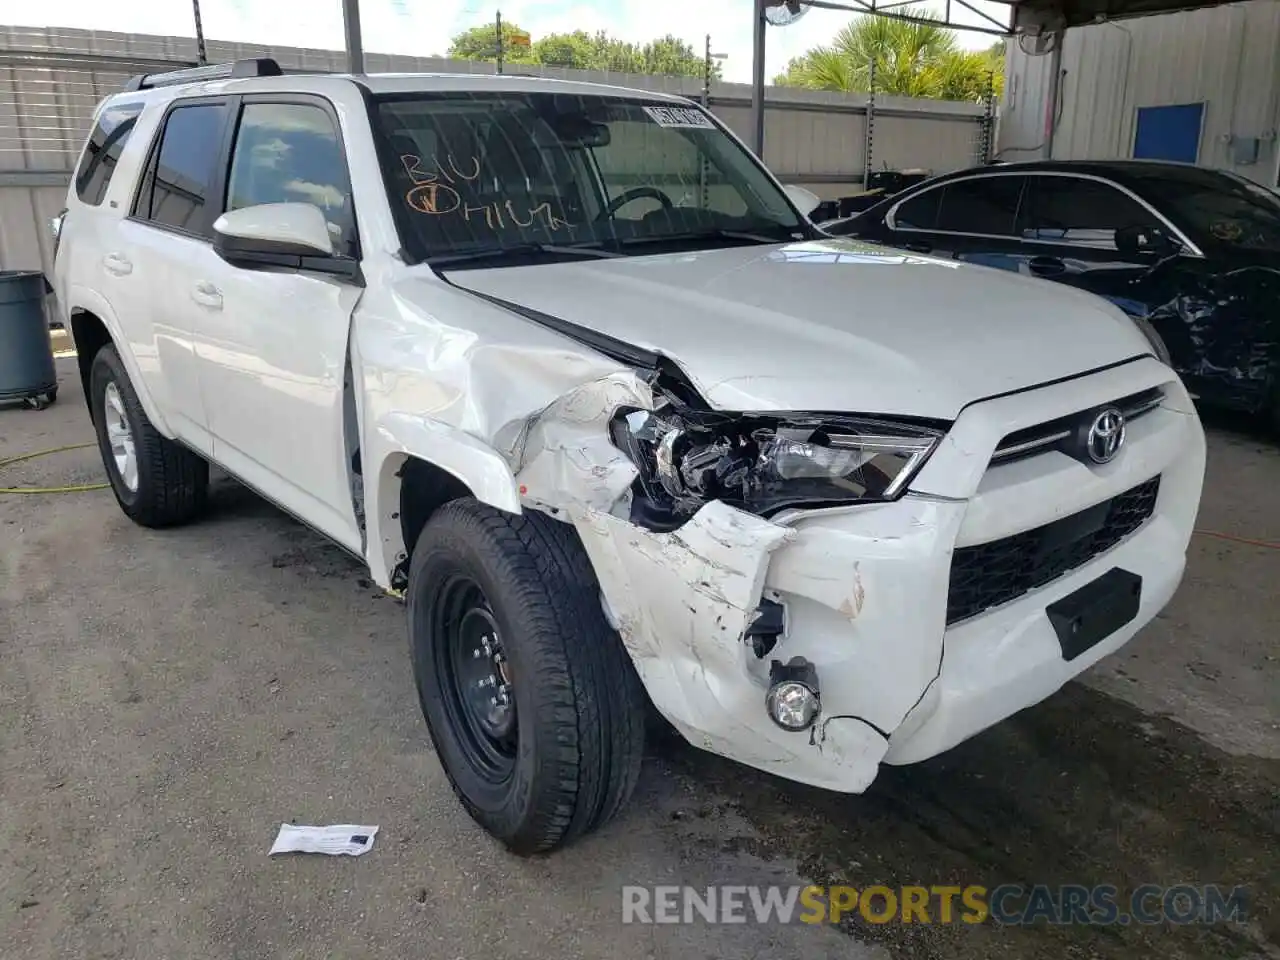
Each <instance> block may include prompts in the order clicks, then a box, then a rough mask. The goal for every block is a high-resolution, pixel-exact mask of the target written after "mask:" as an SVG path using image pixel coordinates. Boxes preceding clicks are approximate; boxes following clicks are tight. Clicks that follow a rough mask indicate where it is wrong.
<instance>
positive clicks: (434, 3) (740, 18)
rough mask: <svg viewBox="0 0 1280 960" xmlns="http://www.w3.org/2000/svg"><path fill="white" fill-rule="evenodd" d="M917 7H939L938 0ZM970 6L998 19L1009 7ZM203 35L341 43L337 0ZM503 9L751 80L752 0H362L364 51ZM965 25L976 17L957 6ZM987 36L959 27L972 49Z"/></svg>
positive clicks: (445, 38) (137, 15)
mask: <svg viewBox="0 0 1280 960" xmlns="http://www.w3.org/2000/svg"><path fill="white" fill-rule="evenodd" d="M922 5H923V6H931V7H933V8H934V9H935V10H938V9H941V7H940V3H938V2H932V0H930V2H927V3H925V4H922ZM977 6H979V7H982V8H984V9H987V10H989V11H990V12H991V13H992V15H993V16H995V17H996V18H997V19H999V18H1000V17H1001V16H1004V15H1007V11H1008V7H1007V5H1004V4H1000V3H990V2H983V0H979V2H978V3H977ZM200 8H201V13H202V18H203V21H204V31H205V36H206V37H207V38H209V39H217V40H239V41H241V42H251V43H265V44H275V45H281V46H303V47H327V48H341V46H342V43H343V33H342V9H341V3H340V0H201V2H200ZM499 8H501V10H502V15H503V16H504V17H505V18H507V19H508V20H510V21H512V22H515V23H519V24H520V25H521V26H522V27H524V28H525V29H527V30H529V31H531V32H532V33H533V34H534V36H535V38H536V37H537V36H539V35H541V34H546V33H552V32H559V31H569V30H587V31H590V32H594V31H596V30H607V31H608V32H610V33H612V34H614V35H615V36H618V37H621V38H622V39H625V40H631V41H644V40H650V39H652V38H653V37H655V36H661V35H662V34H665V33H672V34H674V35H676V36H678V37H681V38H682V39H684V40H686V41H688V42H689V43H690V44H692V45H693V46H694V48H695V49H698V50H701V49H702V45H703V38H704V37H705V35H706V34H708V33H709V34H711V36H712V43H713V45H714V47H715V48H716V50H715V52H717V53H727V54H728V55H729V58H728V60H726V61H725V63H724V72H725V76H726V78H727V79H730V80H738V81H746V80H749V79H750V78H751V9H752V0H502V2H496V0H362V2H361V19H362V27H363V35H364V45H365V49H366V50H368V51H372V52H378V53H409V54H417V55H419V56H430V55H432V54H443V53H444V52H445V51H446V50H447V49H448V46H449V41H450V38H452V37H453V36H454V34H456V33H458V32H459V31H461V30H464V29H466V28H468V27H473V26H477V25H480V24H483V23H491V22H493V19H494V15H495V14H496V13H497V11H498V9H499ZM960 12H962V13H964V15H965V19H964V21H963V22H966V23H981V22H982V21H981V19H980V18H979V17H976V16H975V15H974V14H971V13H968V12H967V11H963V10H961V11H960ZM851 16H852V14H848V15H846V14H844V13H841V12H838V11H829V10H818V9H814V10H811V11H810V12H809V13H808V14H807V15H806V16H805V17H804V19H802V20H801V21H800V22H798V23H796V24H794V25H792V26H790V27H785V28H773V27H771V28H770V29H769V33H768V49H767V57H766V66H767V75H768V76H769V77H772V76H773V75H774V74H776V73H778V72H779V71H781V70H782V68H783V67H784V66H785V65H786V63H787V61H788V60H789V59H791V58H792V57H795V56H798V55H800V54H801V53H803V52H804V51H805V50H807V49H809V48H810V47H813V46H816V45H817V44H820V43H825V42H826V41H827V40H829V39H830V38H831V36H832V35H833V34H834V33H835V32H836V31H837V30H839V29H840V27H841V26H843V25H844V23H845V22H846V21H847V20H848V19H849V18H850V17H851ZM0 24H14V25H21V26H55V27H82V28H87V29H94V30H117V31H121V32H125V33H152V34H163V35H169V36H188V37H189V36H194V33H195V27H194V24H193V21H192V14H191V6H190V4H188V3H187V2H185V0H113V2H110V3H104V2H102V0H41V2H40V3H31V2H30V0H0ZM992 39H993V38H992V37H989V36H986V35H984V34H977V33H963V34H961V42H962V43H963V44H964V45H965V46H966V47H970V48H978V47H984V46H987V45H989V44H990V43H991V41H992Z"/></svg>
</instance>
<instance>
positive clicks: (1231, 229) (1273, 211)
mask: <svg viewBox="0 0 1280 960" xmlns="http://www.w3.org/2000/svg"><path fill="white" fill-rule="evenodd" d="M1143 179H1144V180H1145V192H1146V193H1148V194H1150V195H1151V199H1152V200H1154V201H1155V202H1156V205H1157V206H1158V207H1159V208H1160V209H1162V210H1164V211H1166V212H1167V213H1168V214H1169V215H1170V216H1171V217H1173V218H1174V219H1175V220H1178V221H1180V222H1181V223H1184V224H1185V225H1186V226H1187V227H1188V228H1190V230H1191V231H1193V232H1194V233H1196V234H1198V235H1199V236H1200V237H1201V238H1203V239H1204V240H1206V241H1210V242H1214V243H1218V244H1223V245H1226V246H1231V247H1236V248H1241V249H1254V250H1280V197H1277V196H1276V195H1275V194H1274V193H1272V192H1271V191H1270V190H1266V189H1264V188H1263V187H1260V186H1258V185H1257V184H1256V183H1252V182H1250V181H1248V180H1245V179H1244V178H1243V177H1236V176H1233V175H1231V174H1227V173H1218V172H1210V171H1199V170H1197V171H1188V172H1187V173H1186V174H1185V175H1181V176H1178V177H1169V176H1162V177H1156V176H1151V177H1144V178H1143Z"/></svg>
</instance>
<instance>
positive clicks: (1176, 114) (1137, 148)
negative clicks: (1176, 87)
mask: <svg viewBox="0 0 1280 960" xmlns="http://www.w3.org/2000/svg"><path fill="white" fill-rule="evenodd" d="M1203 118H1204V104H1203V103H1183V104H1178V105H1177V106H1172V107H1139V108H1138V132H1137V133H1136V135H1135V136H1134V138H1133V156H1134V158H1135V159H1138V160H1174V161H1181V162H1182V163H1195V162H1196V160H1197V159H1198V158H1199V156H1200V123H1201V120H1202V119H1203Z"/></svg>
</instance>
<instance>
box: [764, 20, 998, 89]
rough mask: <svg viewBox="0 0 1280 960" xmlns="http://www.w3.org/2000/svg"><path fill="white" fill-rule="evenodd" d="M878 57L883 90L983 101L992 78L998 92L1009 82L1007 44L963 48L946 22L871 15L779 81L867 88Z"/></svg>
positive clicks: (799, 59) (793, 65) (799, 60)
mask: <svg viewBox="0 0 1280 960" xmlns="http://www.w3.org/2000/svg"><path fill="white" fill-rule="evenodd" d="M873 61H874V62H875V85H876V92H877V93H885V94H890V95H894V96H902V97H930V98H933V99H939V100H970V101H977V100H981V99H982V98H983V97H984V96H985V95H986V92H987V84H988V82H991V81H994V85H995V87H994V88H995V92H996V94H997V95H998V94H999V93H1000V90H1001V88H1002V86H1003V80H1004V77H1003V74H1004V45H1003V43H997V44H995V45H993V46H992V47H991V48H989V49H987V50H984V51H968V50H962V49H960V45H959V43H958V41H957V38H956V33H955V31H953V30H948V29H946V28H945V27H943V26H942V25H941V24H937V23H911V22H908V21H905V20H894V19H890V18H888V17H870V16H868V17H857V18H855V19H854V20H852V21H850V22H849V23H848V24H847V25H845V26H844V27H843V28H842V29H841V30H840V32H839V33H837V34H836V35H835V37H834V38H832V41H831V43H830V44H828V45H826V46H821V47H814V48H813V49H812V50H810V51H808V52H807V53H805V54H804V55H803V56H800V57H796V58H795V59H794V60H792V61H791V62H790V63H789V64H788V65H787V69H786V71H785V72H784V73H782V74H781V75H779V76H778V77H777V78H775V80H774V82H775V83H777V84H780V85H782V86H793V87H806V88H809V89H812V90H839V91H843V92H846V93H866V92H867V91H869V90H870V89H871V64H872V62H873ZM993 74H994V77H993V76H992V75H993Z"/></svg>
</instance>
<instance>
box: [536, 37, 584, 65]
mask: <svg viewBox="0 0 1280 960" xmlns="http://www.w3.org/2000/svg"><path fill="white" fill-rule="evenodd" d="M595 51H596V47H595V43H594V41H593V39H592V36H591V34H589V33H587V32H586V31H585V30H575V31H574V32H573V33H550V34H547V36H545V37H543V38H542V39H540V40H538V41H536V42H535V43H534V44H533V59H534V60H535V61H537V62H538V63H541V64H543V65H545V66H548V67H571V68H573V69H574V70H590V69H591V64H592V63H593V62H594V57H595Z"/></svg>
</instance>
